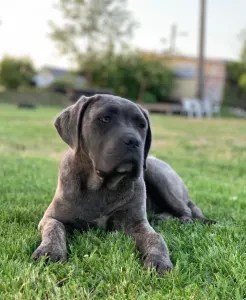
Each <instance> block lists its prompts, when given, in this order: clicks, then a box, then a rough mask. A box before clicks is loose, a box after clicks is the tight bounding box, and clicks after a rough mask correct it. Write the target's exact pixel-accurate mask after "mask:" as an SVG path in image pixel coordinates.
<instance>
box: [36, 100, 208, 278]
mask: <svg viewBox="0 0 246 300" xmlns="http://www.w3.org/2000/svg"><path fill="white" fill-rule="evenodd" d="M55 127H56V129H57V131H58V133H59V135H60V136H61V138H62V139H63V141H64V142H66V143H67V144H68V145H69V147H70V148H69V150H68V151H67V152H66V154H65V156H64V158H63V160H62V162H61V166H60V171H59V177H58V185H57V189H56V193H55V195H54V198H53V200H52V202H51V204H50V205H49V207H48V208H47V210H46V212H45V214H44V216H43V218H42V220H41V221H40V224H39V228H40V230H41V232H42V241H41V244H40V246H39V247H38V248H37V249H36V251H35V252H34V253H33V258H35V259H38V258H40V257H42V256H48V257H49V259H50V260H51V261H65V260H66V259H67V246H66V231H67V230H68V228H76V229H89V228H90V227H101V228H104V229H108V228H109V227H110V228H111V229H114V230H121V231H123V232H124V233H125V234H127V235H129V236H131V237H132V238H133V239H134V240H135V241H136V245H137V247H138V249H139V251H140V252H141V253H142V255H143V261H144V266H145V267H146V268H148V267H151V268H155V269H156V270H157V271H158V272H159V273H163V272H165V271H167V270H170V269H172V268H173V265H172V263H171V260H170V258H169V252H168V248H167V246H166V244H165V241H164V239H163V238H162V236H161V235H160V234H158V233H156V232H155V230H154V229H153V228H152V227H151V226H150V224H149V222H148V220H147V217H146V210H147V209H149V210H151V211H152V213H154V214H155V215H156V217H157V218H159V219H166V218H170V217H176V218H180V219H181V220H182V221H192V220H193V219H200V220H202V221H204V222H210V220H208V219H205V218H204V216H203V214H202V212H201V210H200V209H199V208H198V207H197V206H196V205H195V204H194V203H193V202H192V201H191V200H190V199H189V195H188V191H187V188H186V186H185V185H184V183H183V181H182V179H181V178H180V177H179V176H178V175H177V173H176V172H175V171H174V170H173V169H172V168H171V167H170V166H169V165H168V164H166V163H164V162H162V161H160V160H158V159H156V158H153V157H148V152H149V150H150V145H151V129H150V123H149V118H148V114H147V113H146V112H145V111H144V110H143V109H142V108H141V107H140V106H139V105H136V104H134V103H133V102H131V101H129V100H126V99H122V98H120V97H115V96H109V95H95V96H93V97H90V98H87V97H82V98H80V99H79V100H78V101H77V102H76V103H75V104H74V105H72V106H70V107H68V108H67V109H66V110H64V111H63V112H62V113H61V114H60V116H58V118H57V119H56V121H55ZM109 225H110V226H109Z"/></svg>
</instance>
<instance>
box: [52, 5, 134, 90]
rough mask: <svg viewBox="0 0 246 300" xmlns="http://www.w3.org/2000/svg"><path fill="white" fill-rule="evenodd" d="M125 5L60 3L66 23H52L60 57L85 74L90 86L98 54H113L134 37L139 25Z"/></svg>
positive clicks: (53, 36)
mask: <svg viewBox="0 0 246 300" xmlns="http://www.w3.org/2000/svg"><path fill="white" fill-rule="evenodd" d="M126 6H127V0H100V1H98V0H90V1H86V0H58V3H57V5H56V7H57V9H58V10H59V12H60V14H61V17H62V19H63V20H64V22H63V23H62V24H59V25H57V24H55V23H54V22H50V26H51V38H52V39H53V40H54V42H55V43H56V45H57V46H58V49H59V50H60V53H61V54H63V55H67V56H69V57H70V58H71V59H72V61H73V62H74V63H75V64H76V65H77V67H78V68H80V69H82V68H83V69H84V71H86V74H87V79H88V84H89V85H91V84H92V80H93V79H92V78H91V75H92V74H91V73H92V72H91V68H92V66H93V64H94V62H95V59H96V57H97V56H98V53H100V52H105V51H108V52H110V53H113V52H114V50H115V47H117V46H122V45H125V44H126V42H127V41H128V39H129V38H130V37H131V36H132V34H133V31H134V29H135V27H136V25H137V24H136V22H135V21H134V19H133V17H132V14H131V12H130V11H128V10H127V8H126Z"/></svg>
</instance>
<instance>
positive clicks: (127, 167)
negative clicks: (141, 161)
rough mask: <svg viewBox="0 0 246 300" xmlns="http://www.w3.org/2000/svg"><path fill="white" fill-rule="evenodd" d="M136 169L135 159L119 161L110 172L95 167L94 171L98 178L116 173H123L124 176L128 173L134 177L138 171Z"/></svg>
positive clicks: (112, 175)
mask: <svg viewBox="0 0 246 300" xmlns="http://www.w3.org/2000/svg"><path fill="white" fill-rule="evenodd" d="M137 170H138V164H137V162H136V161H125V162H122V163H120V164H119V165H118V166H116V167H115V168H114V169H113V170H112V171H110V172H105V171H103V170H99V169H97V170H96V172H97V175H98V176H99V177H100V178H103V179H106V178H109V177H114V176H117V175H122V177H123V175H124V176H127V175H129V176H130V177H135V176H136V174H137V173H138V171H137Z"/></svg>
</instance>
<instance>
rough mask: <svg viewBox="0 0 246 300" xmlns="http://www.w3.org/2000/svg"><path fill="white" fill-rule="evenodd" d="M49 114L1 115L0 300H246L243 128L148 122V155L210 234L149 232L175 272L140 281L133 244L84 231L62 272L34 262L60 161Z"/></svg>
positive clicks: (169, 227) (224, 122) (180, 228)
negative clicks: (165, 166) (170, 175)
mask: <svg viewBox="0 0 246 300" xmlns="http://www.w3.org/2000/svg"><path fill="white" fill-rule="evenodd" d="M58 113H59V109H57V108H39V109H37V110H35V111H28V110H18V109H17V108H15V107H12V106H8V105H0V299H199V300H200V299H246V267H245V266H246V184H245V183H246V163H245V161H246V138H245V137H246V122H245V121H243V120H232V119H217V120H187V119H184V118H178V117H166V116H156V115H155V116H151V123H152V131H153V133H154V142H153V147H152V154H155V155H157V156H158V157H160V158H162V159H164V160H166V161H167V162H168V163H170V164H171V165H172V166H173V167H174V168H175V169H176V170H177V172H178V173H179V174H180V175H181V176H182V177H183V179H184V181H185V183H186V184H187V186H188V188H189V190H190V195H191V197H192V199H193V200H194V201H195V202H196V203H197V204H198V205H199V206H200V207H201V208H202V209H203V211H204V213H205V215H206V216H207V217H209V218H212V219H216V220H218V224H216V225H213V226H206V225H202V224H200V223H194V224H191V225H182V224H180V223H179V222H177V221H175V220H170V221H166V222H163V223H162V224H159V225H154V227H155V229H156V230H157V231H159V232H161V233H162V235H163V236H164V237H165V240H166V242H167V244H168V246H169V249H170V253H171V258H172V261H173V263H174V264H175V269H174V271H173V272H171V273H170V274H168V275H166V276H165V277H159V276H157V275H156V274H155V273H154V274H151V273H145V272H144V271H143V269H142V265H141V259H140V255H139V253H138V252H137V251H136V249H135V246H134V243H133V241H131V239H129V238H127V237H125V236H124V235H123V234H121V233H117V232H114V233H110V234H106V233H104V232H103V231H100V230H98V231H96V230H92V231H89V232H87V233H84V234H80V233H76V234H75V235H74V236H70V237H69V252H70V255H69V261H68V262H67V263H66V264H48V265H46V264H45V263H44V262H43V261H41V262H38V263H37V262H33V261H32V260H31V254H32V252H33V251H34V249H35V248H36V247H37V245H38V244H39V242H40V235H39V232H38V230H37V225H38V222H39V220H40V218H41V217H42V214H43V212H44V210H45V209H46V207H47V205H48V204H49V202H50V201H51V199H52V197H53V194H54V191H55V188H56V182H57V171H58V166H59V160H60V158H61V156H62V152H63V151H64V150H65V149H66V148H67V147H66V145H65V144H64V143H63V142H62V141H61V140H60V138H59V137H58V135H57V133H56V131H55V128H54V127H53V120H54V118H55V116H56V115H57V114H58Z"/></svg>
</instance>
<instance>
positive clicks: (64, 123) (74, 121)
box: [54, 95, 97, 152]
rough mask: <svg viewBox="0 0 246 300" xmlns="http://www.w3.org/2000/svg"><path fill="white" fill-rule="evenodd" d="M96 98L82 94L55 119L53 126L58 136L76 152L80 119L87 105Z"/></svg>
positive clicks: (78, 141)
mask: <svg viewBox="0 0 246 300" xmlns="http://www.w3.org/2000/svg"><path fill="white" fill-rule="evenodd" d="M95 99H97V95H95V96H93V97H89V98H88V97H85V96H82V97H81V98H80V99H79V100H78V101H77V102H76V103H75V104H73V105H71V106H69V107H68V108H66V109H65V110H64V111H63V112H62V113H61V114H60V115H59V116H58V117H57V118H56V120H55V123H54V125H55V127H56V130H57V132H58V133H59V135H60V137H61V138H62V139H63V141H64V142H65V143H67V144H68V145H69V146H70V147H71V148H72V149H73V150H75V152H77V150H78V148H79V143H80V132H81V126H82V119H83V115H84V113H85V110H86V108H87V107H88V105H89V104H90V103H91V102H92V101H93V100H95Z"/></svg>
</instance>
